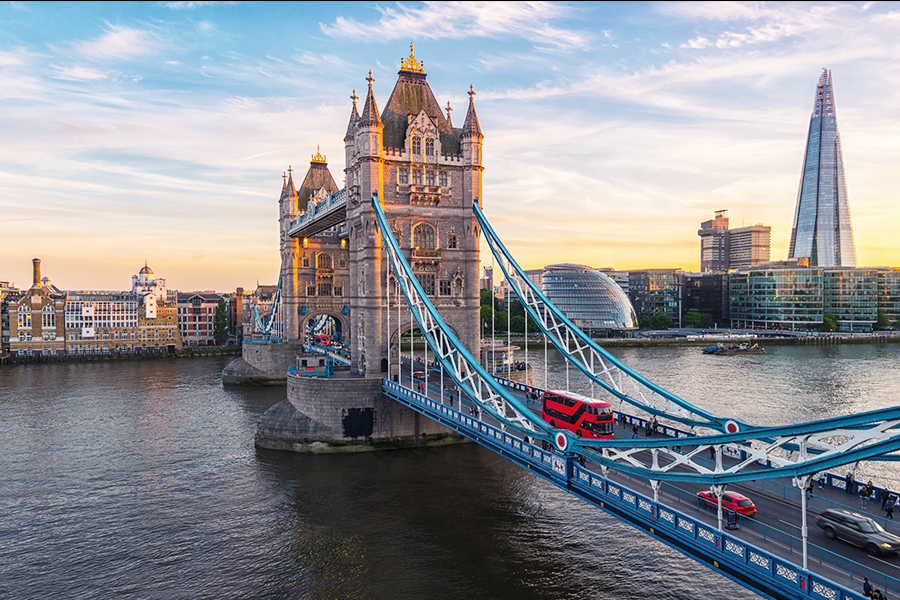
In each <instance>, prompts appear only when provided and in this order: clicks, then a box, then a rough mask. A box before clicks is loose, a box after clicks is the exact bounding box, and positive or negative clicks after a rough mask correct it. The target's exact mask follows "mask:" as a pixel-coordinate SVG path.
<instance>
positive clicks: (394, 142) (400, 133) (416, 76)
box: [381, 71, 459, 154]
mask: <svg viewBox="0 0 900 600" xmlns="http://www.w3.org/2000/svg"><path fill="white" fill-rule="evenodd" d="M398 75H399V77H398V78H397V83H396V84H395V85H394V90H393V91H392V92H391V96H390V98H388V102H387V105H386V106H385V108H384V112H382V113H381V121H382V122H383V123H384V134H383V144H384V146H385V147H388V148H402V147H403V145H404V140H405V137H406V128H407V126H408V125H409V116H410V115H413V116H415V115H417V114H419V111H420V110H422V109H425V113H426V114H427V115H428V116H429V117H431V120H432V121H433V122H434V124H435V126H436V127H437V129H438V131H439V132H440V136H441V152H442V153H444V154H459V138H458V135H459V130H458V129H454V128H453V127H451V126H450V123H449V122H448V121H447V118H446V117H445V116H444V113H443V111H442V110H441V107H440V105H438V102H437V100H436V99H435V97H434V93H433V92H432V91H431V87H430V86H429V85H428V82H427V81H426V80H425V74H424V73H413V72H410V71H400V72H399V73H398Z"/></svg>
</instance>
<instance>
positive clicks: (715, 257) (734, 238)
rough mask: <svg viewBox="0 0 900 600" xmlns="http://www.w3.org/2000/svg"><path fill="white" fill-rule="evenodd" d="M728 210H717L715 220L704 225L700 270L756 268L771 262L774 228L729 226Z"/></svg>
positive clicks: (701, 234)
mask: <svg viewBox="0 0 900 600" xmlns="http://www.w3.org/2000/svg"><path fill="white" fill-rule="evenodd" d="M725 212H726V211H725V210H717V211H716V216H715V218H714V219H711V220H709V221H704V222H703V223H701V224H700V229H699V230H698V231H697V235H699V236H700V271H701V272H702V273H727V272H728V271H729V270H730V269H744V268H747V267H755V266H757V265H759V264H760V263H764V262H767V261H768V260H769V259H770V254H771V247H772V243H771V232H772V228H771V227H768V226H766V225H762V224H757V225H751V226H750V227H740V228H738V229H729V228H728V217H726V216H725Z"/></svg>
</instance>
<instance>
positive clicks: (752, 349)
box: [703, 342, 765, 356]
mask: <svg viewBox="0 0 900 600" xmlns="http://www.w3.org/2000/svg"><path fill="white" fill-rule="evenodd" d="M764 352H765V350H764V349H763V348H760V347H759V345H758V344H753V345H752V346H751V345H750V343H749V342H744V343H742V344H728V345H725V344H716V345H715V346H707V347H706V348H704V349H703V354H715V355H717V356H735V355H738V354H763V353H764Z"/></svg>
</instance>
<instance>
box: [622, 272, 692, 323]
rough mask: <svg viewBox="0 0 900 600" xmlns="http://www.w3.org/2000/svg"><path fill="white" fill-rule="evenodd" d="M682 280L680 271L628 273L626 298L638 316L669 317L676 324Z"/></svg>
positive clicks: (678, 314) (682, 275)
mask: <svg viewBox="0 0 900 600" xmlns="http://www.w3.org/2000/svg"><path fill="white" fill-rule="evenodd" d="M683 279H684V271H682V270H681V269H641V270H639V271H629V272H628V298H629V299H630V300H631V305H632V306H633V307H634V310H635V311H636V312H637V314H638V315H639V316H648V317H651V316H661V315H669V316H670V317H672V320H673V321H674V322H675V323H678V320H679V316H680V313H681V310H680V307H681V286H682V285H683Z"/></svg>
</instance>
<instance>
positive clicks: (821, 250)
mask: <svg viewBox="0 0 900 600" xmlns="http://www.w3.org/2000/svg"><path fill="white" fill-rule="evenodd" d="M788 256H789V258H802V257H807V258H809V265H810V266H817V267H855V266H856V246H855V244H854V243H853V227H852V226H851V224H850V204H849V202H848V200H847V183H846V181H845V180H844V158H843V155H842V153H841V136H840V134H839V133H838V128H837V116H836V114H835V108H834V90H833V89H832V87H831V71H828V70H827V69H824V70H823V71H822V76H821V77H819V83H818V85H816V101H815V105H814V106H813V112H812V117H811V118H810V120H809V136H808V137H807V139H806V158H805V159H804V161H803V174H802V178H801V180H800V191H799V192H798V194H797V209H796V211H795V212H794V228H793V229H792V230H791V249H790V254H789V255H788Z"/></svg>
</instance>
